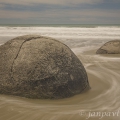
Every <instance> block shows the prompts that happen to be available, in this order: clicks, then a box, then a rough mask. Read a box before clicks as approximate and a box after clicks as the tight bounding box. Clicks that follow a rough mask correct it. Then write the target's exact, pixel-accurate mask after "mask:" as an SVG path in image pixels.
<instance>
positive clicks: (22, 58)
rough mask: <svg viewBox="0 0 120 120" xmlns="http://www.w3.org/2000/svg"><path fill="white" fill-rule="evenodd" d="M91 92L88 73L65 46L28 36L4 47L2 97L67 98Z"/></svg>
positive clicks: (0, 75) (0, 71)
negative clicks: (87, 90)
mask: <svg viewBox="0 0 120 120" xmlns="http://www.w3.org/2000/svg"><path fill="white" fill-rule="evenodd" d="M88 88H89V83H88V78H87V74H86V71H85V69H84V67H83V65H82V63H81V62H80V60H79V59H78V58H77V57H76V56H75V54H74V53H73V52H72V51H71V50H70V49H69V48H68V47H67V46H66V45H65V44H63V43H61V42H59V41H57V40H55V39H52V38H47V37H42V36H36V35H26V36H21V37H17V38H15V39H12V40H10V41H8V42H7V43H5V44H4V45H2V46H0V93H1V94H10V95H17V96H23V97H29V98H64V97H69V96H72V95H75V94H78V93H81V92H82V91H84V90H85V89H88Z"/></svg>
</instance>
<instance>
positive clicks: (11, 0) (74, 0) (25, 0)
mask: <svg viewBox="0 0 120 120" xmlns="http://www.w3.org/2000/svg"><path fill="white" fill-rule="evenodd" d="M102 1H103V0H34V1H33V0H19V1H17V0H1V1H0V3H6V4H23V5H32V4H37V3H43V4H81V3H88V4H95V3H99V2H102Z"/></svg>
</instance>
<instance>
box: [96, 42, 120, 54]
mask: <svg viewBox="0 0 120 120" xmlns="http://www.w3.org/2000/svg"><path fill="white" fill-rule="evenodd" d="M96 53H97V54H120V40H113V41H109V42H107V43H105V44H104V45H103V46H102V47H101V48H99V49H98V50H97V52H96Z"/></svg>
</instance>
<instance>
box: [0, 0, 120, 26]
mask: <svg viewBox="0 0 120 120" xmlns="http://www.w3.org/2000/svg"><path fill="white" fill-rule="evenodd" d="M0 24H120V0H0Z"/></svg>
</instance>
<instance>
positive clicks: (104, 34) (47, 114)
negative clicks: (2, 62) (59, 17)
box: [0, 26, 120, 120]
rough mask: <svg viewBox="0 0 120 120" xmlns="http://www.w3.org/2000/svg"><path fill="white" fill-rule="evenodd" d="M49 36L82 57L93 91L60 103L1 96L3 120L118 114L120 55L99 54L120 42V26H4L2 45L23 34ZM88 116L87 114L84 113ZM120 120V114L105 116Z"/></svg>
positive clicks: (56, 119)
mask: <svg viewBox="0 0 120 120" xmlns="http://www.w3.org/2000/svg"><path fill="white" fill-rule="evenodd" d="M26 34H38V35H42V36H49V37H53V38H56V39H58V40H60V41H61V42H63V43H65V44H67V45H68V46H69V47H70V48H71V49H72V50H73V52H74V53H75V54H76V55H77V56H78V57H79V59H80V60H81V61H82V63H83V65H84V66H85V69H86V71H87V74H88V78H89V82H90V86H91V89H90V90H89V91H87V92H85V93H82V94H79V95H75V96H73V97H70V98H65V99H59V100H38V99H27V98H22V97H15V96H8V95H0V120H73V119H74V120H84V119H87V118H88V117H89V118H88V119H91V120H97V119H99V118H100V117H101V116H97V115H96V116H95V115H94V114H93V116H89V113H91V114H92V113H93V112H94V113H95V112H100V113H101V114H102V112H109V113H111V112H118V113H119V107H120V87H119V86H120V55H119V54H118V55H96V54H95V52H96V50H97V49H98V48H99V47H100V46H101V45H102V44H104V43H105V42H107V41H109V40H116V39H120V27H116V26H112V27H109V26H106V27H105V26H104V27H93V28H92V27H89V28H88V27H8V26H4V27H0V44H3V43H5V42H6V41H7V40H10V39H11V38H14V37H16V36H20V35H26ZM83 113H84V114H83ZM101 119H102V120H119V119H120V115H119V116H117V114H116V115H114V116H113V114H111V115H109V114H108V116H107V115H106V116H103V117H101Z"/></svg>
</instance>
